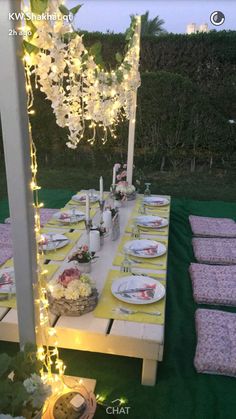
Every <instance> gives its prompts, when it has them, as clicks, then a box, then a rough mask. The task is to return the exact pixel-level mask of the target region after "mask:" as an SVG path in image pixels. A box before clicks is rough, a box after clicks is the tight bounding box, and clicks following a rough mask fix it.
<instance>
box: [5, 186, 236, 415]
mask: <svg viewBox="0 0 236 419" xmlns="http://www.w3.org/2000/svg"><path fill="white" fill-rule="evenodd" d="M46 194H48V195H47V199H48V201H47V203H50V206H52V207H53V206H62V205H63V204H64V203H65V201H66V199H67V198H69V197H70V195H71V194H70V192H68V194H67V192H66V191H64V192H62V191H60V192H59V193H58V192H57V191H48V192H46ZM45 197H46V195H45ZM63 199H64V201H63ZM54 203H55V205H54ZM59 204H60V205H59ZM0 209H1V212H0V214H1V216H2V206H0ZM189 214H196V215H205V216H216V217H231V218H234V219H236V204H234V203H228V202H221V201H214V202H213V201H207V202H201V201H192V200H187V199H173V201H172V205H171V222H170V241H169V263H168V266H169V268H168V287H167V313H166V329H165V349H164V359H163V361H162V362H160V363H159V364H158V372H157V382H156V385H155V386H154V387H145V386H142V385H141V384H140V380H141V367H142V362H141V360H139V359H134V358H128V357H119V356H113V355H103V354H98V353H90V352H80V351H73V350H61V351H60V354H61V357H62V358H63V360H64V362H65V363H66V364H67V373H68V374H69V375H78V376H82V377H90V378H95V379H97V386H96V393H98V394H100V395H101V396H104V397H105V398H106V399H105V402H104V403H105V404H107V405H112V404H111V401H112V400H114V399H117V398H121V397H122V398H125V399H126V400H127V404H126V406H130V407H131V408H130V411H129V414H128V415H124V414H119V415H116V417H117V418H119V417H128V418H131V419H234V418H235V417H236V397H235V394H236V380H235V378H231V377H224V376H217V375H207V374H197V373H196V371H195V369H194V366H193V358H194V353H195V347H196V335H195V323H194V313H195V310H196V308H197V305H196V304H195V303H194V301H193V297H192V287H191V281H190V278H189V275H188V267H189V264H190V262H191V261H193V260H194V257H193V252H192V246H191V238H192V234H191V229H190V226H189V223H188V216H189ZM205 307H206V306H205ZM214 308H216V307H214ZM217 308H218V309H221V310H227V311H233V312H236V309H235V308H234V309H233V308H227V307H217ZM17 348H18V345H16V344H11V343H6V342H0V352H8V353H13V352H14V351H15V350H16V349H17ZM109 417H113V416H112V415H108V414H107V413H106V412H105V409H104V408H102V407H99V408H98V410H97V412H96V416H95V418H96V419H105V418H109Z"/></svg>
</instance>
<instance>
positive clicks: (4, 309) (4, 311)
mask: <svg viewBox="0 0 236 419" xmlns="http://www.w3.org/2000/svg"><path fill="white" fill-rule="evenodd" d="M8 311H9V308H7V307H0V320H2V318H3V317H4V316H5V315H6V314H7V312H8Z"/></svg>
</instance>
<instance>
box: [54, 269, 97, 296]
mask: <svg viewBox="0 0 236 419" xmlns="http://www.w3.org/2000/svg"><path fill="white" fill-rule="evenodd" d="M92 285H93V283H92V280H91V278H90V276H89V275H86V274H82V273H81V272H80V271H79V269H76V268H70V269H66V270H65V271H64V272H63V273H62V275H60V276H59V278H56V279H52V280H51V281H50V282H49V283H48V290H49V291H50V293H51V295H52V297H53V298H54V299H56V300H59V299H60V298H63V297H64V298H65V299H66V300H78V299H79V298H80V297H82V298H83V297H89V296H90V295H91V293H92Z"/></svg>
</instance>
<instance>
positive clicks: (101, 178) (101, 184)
mask: <svg viewBox="0 0 236 419" xmlns="http://www.w3.org/2000/svg"><path fill="white" fill-rule="evenodd" d="M99 186H100V201H103V177H102V176H100V181H99Z"/></svg>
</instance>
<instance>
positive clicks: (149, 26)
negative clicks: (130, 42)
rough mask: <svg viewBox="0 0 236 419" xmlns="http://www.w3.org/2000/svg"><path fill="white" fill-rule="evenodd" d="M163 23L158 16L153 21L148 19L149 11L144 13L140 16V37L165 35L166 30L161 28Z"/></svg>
mask: <svg viewBox="0 0 236 419" xmlns="http://www.w3.org/2000/svg"><path fill="white" fill-rule="evenodd" d="M164 23H165V21H164V20H163V19H160V18H159V16H156V17H154V19H149V11H146V13H144V14H143V15H141V36H146V35H152V36H158V35H160V34H162V33H165V32H166V30H165V29H164V28H163V25H164Z"/></svg>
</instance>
